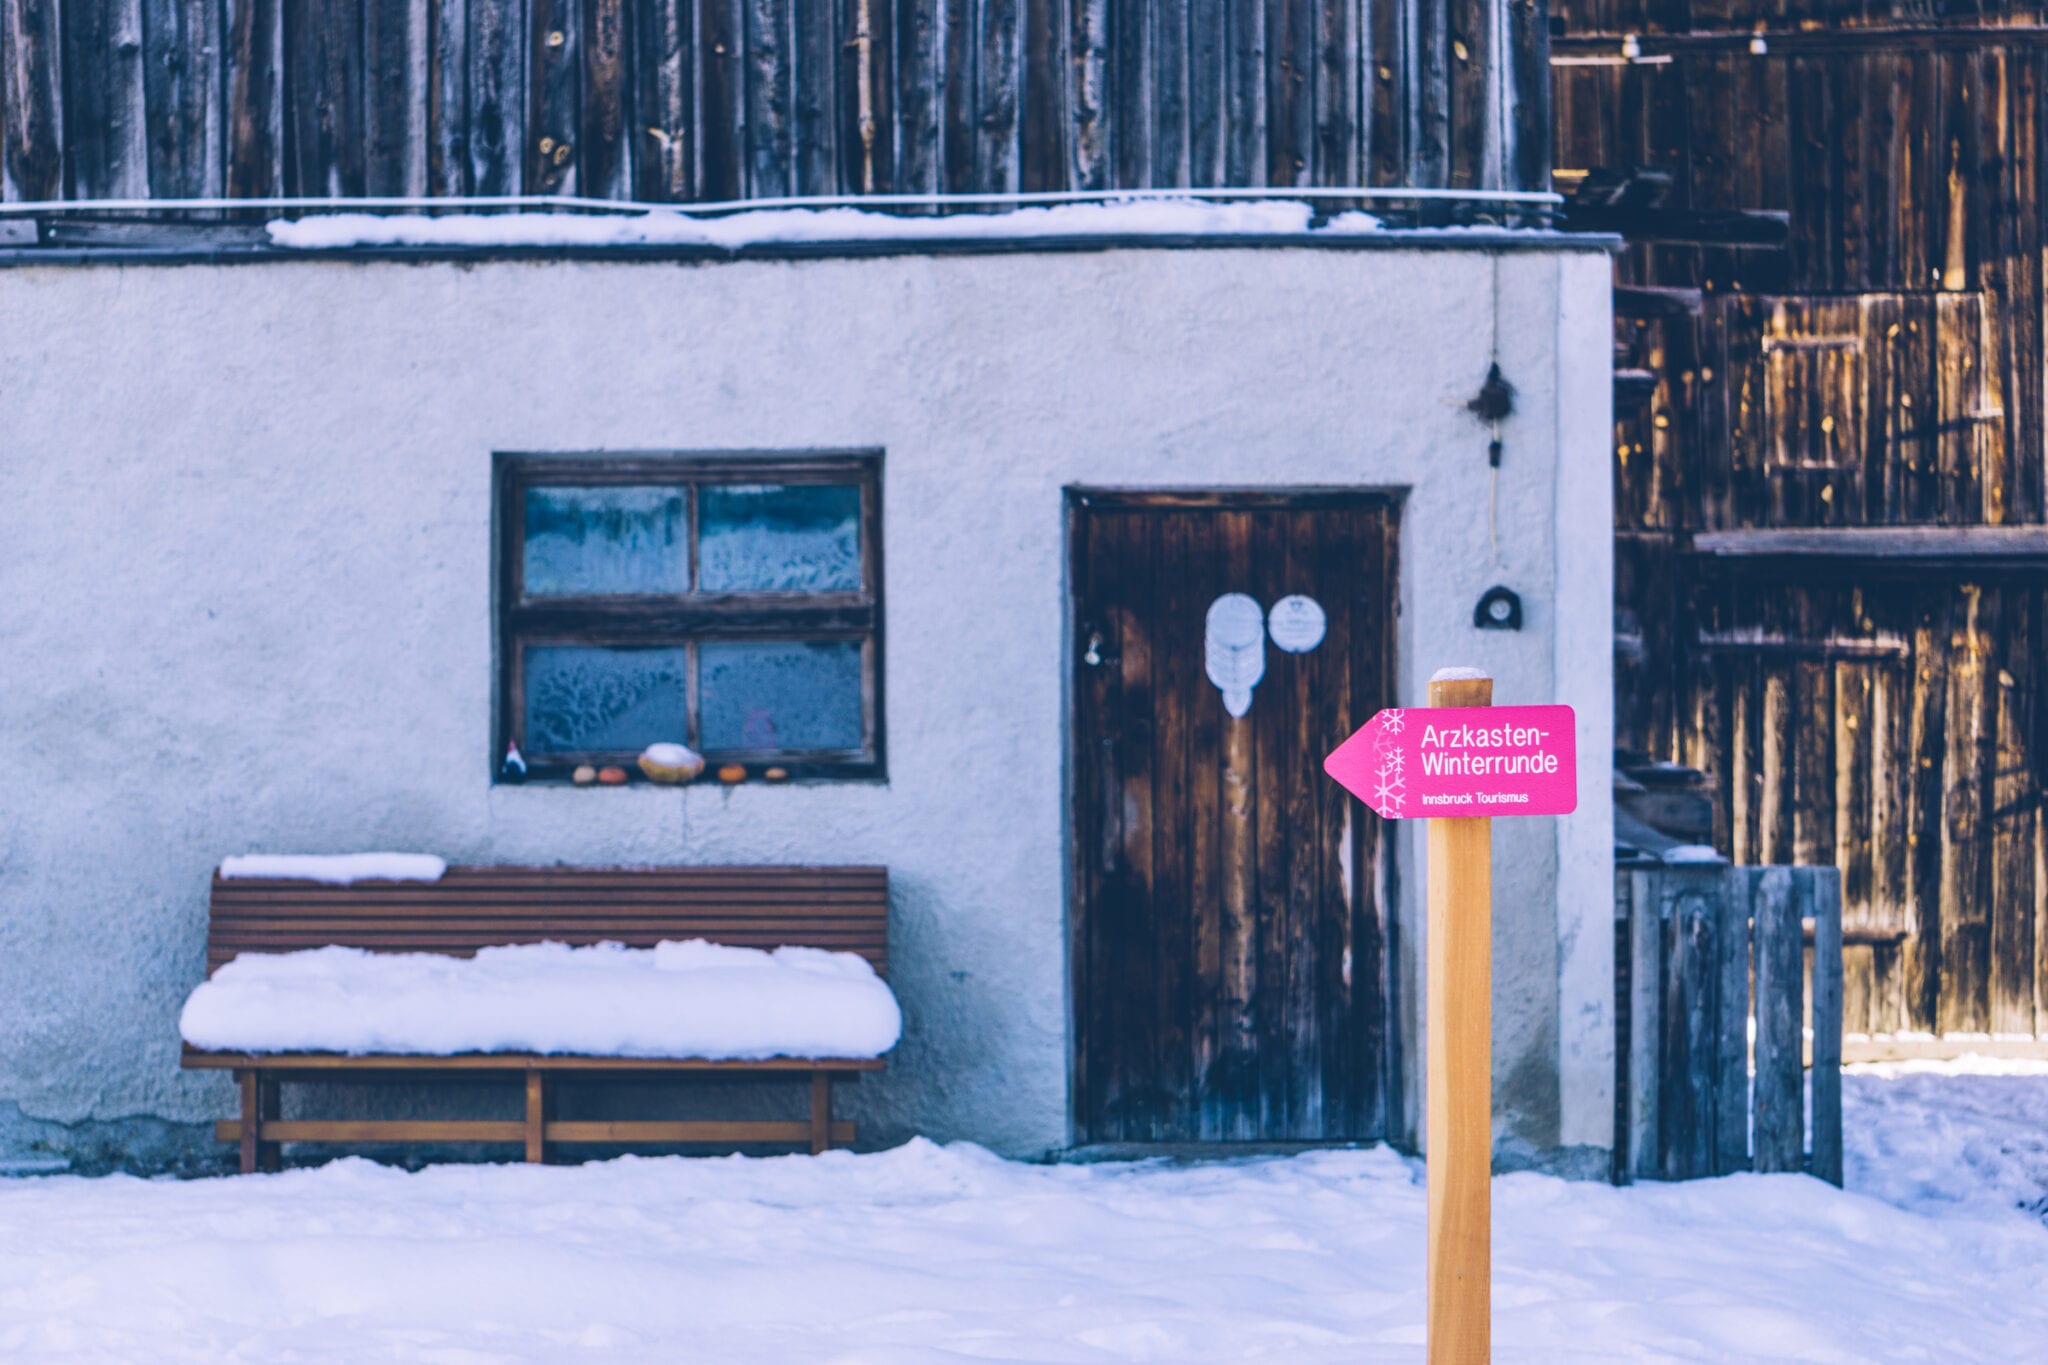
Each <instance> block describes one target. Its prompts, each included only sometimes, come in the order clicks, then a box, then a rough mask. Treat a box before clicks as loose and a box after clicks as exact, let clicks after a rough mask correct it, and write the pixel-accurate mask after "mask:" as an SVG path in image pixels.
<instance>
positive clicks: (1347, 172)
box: [1310, 0, 1366, 185]
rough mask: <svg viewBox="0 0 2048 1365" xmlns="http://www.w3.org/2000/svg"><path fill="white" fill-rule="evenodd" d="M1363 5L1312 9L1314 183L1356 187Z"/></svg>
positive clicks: (1329, 3) (1332, 2)
mask: <svg viewBox="0 0 2048 1365" xmlns="http://www.w3.org/2000/svg"><path fill="white" fill-rule="evenodd" d="M1365 8H1366V6H1364V5H1360V4H1356V3H1351V2H1350V0H1322V3H1320V4H1319V5H1318V6H1317V7H1316V72H1315V130H1316V140H1315V156H1314V158H1313V162H1314V164H1313V165H1312V166H1311V167H1310V179H1311V180H1312V181H1313V182H1314V183H1316V184H1318V185H1362V184H1364V183H1365V168H1364V166H1363V165H1362V164H1360V160H1359V146H1360V137H1359V135H1360V132H1361V131H1362V130H1361V129H1360V127H1359V111H1360V104H1359V85H1358V81H1359V46H1358V45H1359V32H1358V20H1359V15H1360V13H1361V12H1362V11H1363V10H1364V9H1365Z"/></svg>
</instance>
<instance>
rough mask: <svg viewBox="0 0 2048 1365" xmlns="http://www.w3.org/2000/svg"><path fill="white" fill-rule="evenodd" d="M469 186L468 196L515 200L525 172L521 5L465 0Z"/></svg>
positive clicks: (506, 0) (518, 1)
mask: <svg viewBox="0 0 2048 1365" xmlns="http://www.w3.org/2000/svg"><path fill="white" fill-rule="evenodd" d="M468 4H469V40H468V44H467V46H468V58H469V79H468V82H467V84H468V96H469V183H470V192H471V193H473V194H482V195H492V194H519V193H522V192H523V190H524V187H525V171H526V156H525V149H526V119H527V110H526V71H527V62H526V40H527V28H526V24H525V21H524V20H525V10H524V5H523V3H522V0H468Z"/></svg>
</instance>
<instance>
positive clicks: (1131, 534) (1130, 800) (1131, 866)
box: [1112, 511, 1167, 1142]
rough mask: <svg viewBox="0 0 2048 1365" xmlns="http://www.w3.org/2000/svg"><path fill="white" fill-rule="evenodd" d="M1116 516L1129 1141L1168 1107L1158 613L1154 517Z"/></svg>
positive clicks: (1158, 1127)
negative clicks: (1157, 796) (1162, 1070)
mask: <svg viewBox="0 0 2048 1365" xmlns="http://www.w3.org/2000/svg"><path fill="white" fill-rule="evenodd" d="M1121 519H1122V520H1123V521H1124V523H1125V525H1124V528H1123V540H1122V545H1121V547H1120V548H1121V553H1120V554H1119V555H1118V557H1117V561H1116V564H1117V569H1116V572H1117V583H1118V593H1119V596H1120V598H1121V602H1120V610H1119V613H1118V623H1117V632H1116V634H1117V655H1118V659H1119V669H1118V671H1119V673H1120V674H1121V678H1120V682H1121V691H1122V716H1121V726H1120V729H1119V731H1118V736H1117V775H1118V779H1119V782H1120V788H1119V792H1118V796H1119V799H1120V801H1121V805H1122V833H1123V849H1122V854H1121V857H1120V859H1119V866H1120V868H1121V869H1122V872H1123V879H1124V882H1125V883H1126V887H1127V890H1126V892H1125V895H1126V897H1127V903H1126V908H1125V913H1124V917H1123V922H1122V923H1121V924H1120V925H1119V926H1118V927H1117V929H1116V932H1117V934H1118V936H1119V939H1120V941H1119V943H1118V944H1117V947H1116V951H1117V960H1118V961H1119V963H1120V964H1121V969H1120V972H1119V975H1118V978H1117V980H1116V981H1115V983H1114V985H1113V987H1112V988H1113V989H1116V990H1119V991H1123V992H1127V993H1128V995H1129V997H1130V998H1129V1001H1128V1006H1127V1008H1124V1009H1123V1010H1122V1012H1121V1016H1120V1027H1119V1034H1118V1040H1117V1041H1118V1049H1119V1051H1120V1052H1121V1053H1122V1054H1123V1056H1122V1061H1121V1066H1122V1072H1123V1076H1124V1081H1125V1084H1124V1115H1125V1119H1124V1123H1125V1131H1126V1132H1127V1133H1128V1134H1129V1136H1130V1138H1131V1140H1133V1141H1140V1142H1157V1141H1160V1140H1161V1139H1163V1138H1164V1137H1165V1136H1166V1133H1165V1131H1164V1127H1163V1119H1164V1117H1165V1112H1166V1108H1167V1105H1166V1103H1165V1099H1166V1097H1165V1096H1164V1095H1162V1094H1161V1092H1160V1087H1159V1085H1158V1070H1157V1066H1158V1058H1159V1055H1160V1027H1159V1024H1160V1016H1159V998H1160V988H1159V957H1158V949H1159V944H1158V934H1157V931H1156V929H1155V920H1156V917H1157V916H1158V914H1159V913H1160V906H1159V896H1158V880H1157V876H1156V873H1155V864H1154V862H1153V853H1154V851H1155V845H1154V830H1155V828H1156V826H1157V819H1156V813H1155V810H1154V798H1153V792H1154V787H1155V780H1156V774H1155V771H1154V756H1155V747H1154V745H1155V735H1154V731H1155V719H1156V714H1155V708H1156V698H1157V696H1158V685H1157V680H1156V678H1155V676H1154V668H1155V666H1156V663H1157V660H1156V658H1155V650H1154V643H1155V642H1154V638H1153V631H1154V629H1155V623H1156V621H1157V619H1158V612H1159V603H1158V597H1157V590H1158V573H1157V567H1158V541H1159V522H1160V517H1159V516H1158V515H1156V514H1153V513H1150V512H1145V511H1133V512H1126V513H1123V514H1122V516H1121Z"/></svg>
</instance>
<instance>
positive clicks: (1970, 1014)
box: [1935, 585, 1999, 1033]
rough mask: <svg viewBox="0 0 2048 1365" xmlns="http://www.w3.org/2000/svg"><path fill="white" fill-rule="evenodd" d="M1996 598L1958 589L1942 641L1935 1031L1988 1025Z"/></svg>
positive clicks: (1968, 1030) (1978, 1029)
mask: <svg viewBox="0 0 2048 1365" xmlns="http://www.w3.org/2000/svg"><path fill="white" fill-rule="evenodd" d="M1998 604H1999V598H1998V593H1997V591H1996V590H1995V589H1993V590H1986V589H1983V588H1979V587H1977V586H1975V585H1964V586H1963V587H1962V589H1961V590H1960V601H1959V604H1958V605H1959V608H1960V610H1959V613H1958V619H1957V621H1956V623H1955V633H1954V634H1953V635H1951V636H1950V638H1949V646H1950V649H1949V662H1948V710H1947V715H1948V743H1947V745H1946V748H1945V751H1944V766H1943V780H1942V789H1943V818H1942V824H1941V860H1942V877H1941V893H1940V894H1941V995H1940V1005H1939V1008H1938V1009H1937V1011H1936V1015H1935V1018H1936V1023H1937V1026H1938V1029H1939V1031H1940V1032H1943V1033H1956V1032H1964V1033H1981V1032H1984V1031H1985V1030H1986V1029H1987V1028H1988V1026H1989V1022H1990V1020H1989V1011H1988V1006H1989V1003H1990V1002H1989V996H1990V975H1991V973H1990V965H1991V964H1990V928H1991V926H1990V923H1989V919H1988V916H1989V912H1990V899H1991V897H1990V885H1989V882H1990V874H1991V866H1990V860H1989V859H1988V858H1987V857H1986V853H1987V851H1988V844H1989V836H1990V832H1991V831H1990V824H1989V821H1988V820H1987V819H1986V816H1987V815H1988V814H1989V809H1990V808H1989V802H1988V792H1989V787H1990V781H1991V765H1992V763H1993V761H1994V760H1995V757H1996V755H1995V752H1994V751H1993V750H1992V745H1993V744H1994V742H1995V740H1996V733H1995V730H1996V711H1995V707H1996V704H1997V689H1996V683H1997V677H1996V671H1995V670H1994V669H1989V668H1987V664H1988V662H1989V659H1990V656H1991V652H1992V650H1993V649H1995V647H1996V645H1995V642H1996V639H1997V630H1998Z"/></svg>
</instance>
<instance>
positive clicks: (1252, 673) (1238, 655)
mask: <svg viewBox="0 0 2048 1365" xmlns="http://www.w3.org/2000/svg"><path fill="white" fill-rule="evenodd" d="M1202 653H1203V656H1204V659H1203V662H1204V664H1205V665H1206V667H1207V669H1208V672H1209V681H1210V682H1212V683H1215V684H1216V688H1217V690H1218V691H1220V692H1221V693H1222V694H1223V709H1224V710H1225V711H1228V712H1229V713H1230V715H1231V718H1232V719H1238V718H1241V717H1242V716H1243V715H1244V713H1245V712H1247V711H1249V710H1251V709H1252V689H1253V688H1254V687H1257V686H1258V685H1259V679H1261V678H1263V677H1265V676H1266V613H1265V611H1264V609H1263V608H1261V607H1260V606H1259V604H1258V600H1257V599H1256V598H1252V597H1247V596H1246V595H1245V594H1244V593H1241V592H1227V593H1224V594H1223V596H1221V597H1219V598H1217V599H1216V600H1215V601H1214V602H1211V603H1210V604H1209V615H1208V620H1207V623H1206V627H1205V629H1204V630H1203V633H1202Z"/></svg>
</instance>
